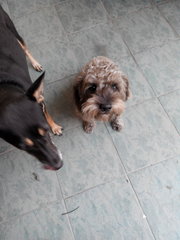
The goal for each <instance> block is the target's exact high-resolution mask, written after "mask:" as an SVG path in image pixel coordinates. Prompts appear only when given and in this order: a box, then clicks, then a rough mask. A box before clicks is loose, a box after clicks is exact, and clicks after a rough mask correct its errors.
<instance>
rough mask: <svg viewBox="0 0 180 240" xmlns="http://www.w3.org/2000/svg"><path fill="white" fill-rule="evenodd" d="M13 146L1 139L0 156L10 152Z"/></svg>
mask: <svg viewBox="0 0 180 240" xmlns="http://www.w3.org/2000/svg"><path fill="white" fill-rule="evenodd" d="M11 147H12V146H11V145H10V144H9V143H7V142H5V141H4V140H3V139H1V138H0V154H1V153H3V152H6V151H8V150H9V149H10V148H11ZM0 158H1V157H0Z"/></svg>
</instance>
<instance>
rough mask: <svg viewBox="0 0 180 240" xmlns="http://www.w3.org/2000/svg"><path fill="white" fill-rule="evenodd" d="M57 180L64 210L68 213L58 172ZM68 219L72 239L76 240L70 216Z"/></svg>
mask: <svg viewBox="0 0 180 240" xmlns="http://www.w3.org/2000/svg"><path fill="white" fill-rule="evenodd" d="M56 178H57V181H58V186H59V190H60V193H61V196H62V199H63V205H64V208H65V210H66V212H68V209H67V205H66V202H65V198H64V195H63V191H62V186H61V183H60V180H59V178H58V175H57V172H56ZM66 217H67V220H68V223H69V228H70V231H71V234H72V237H73V238H74V240H75V239H76V238H75V235H74V231H73V228H72V224H71V221H70V218H69V215H68V214H67V216H66Z"/></svg>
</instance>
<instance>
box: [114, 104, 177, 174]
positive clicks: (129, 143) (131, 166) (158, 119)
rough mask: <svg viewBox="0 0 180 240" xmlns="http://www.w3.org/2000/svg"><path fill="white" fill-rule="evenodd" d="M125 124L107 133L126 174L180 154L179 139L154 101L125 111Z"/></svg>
mask: <svg viewBox="0 0 180 240" xmlns="http://www.w3.org/2000/svg"><path fill="white" fill-rule="evenodd" d="M124 123H125V127H124V129H123V130H122V132H120V133H117V132H114V131H113V130H110V133H111V135H112V137H113V139H114V142H115V145H116V148H117V150H118V152H119V155H120V157H121V160H122V161H123V163H124V166H125V168H126V170H127V171H128V172H129V171H135V170H137V169H138V168H142V167H145V166H149V165H151V164H153V163H156V162H159V161H162V160H165V159H168V158H170V157H174V156H177V155H178V154H180V138H179V135H178V133H177V132H176V130H175V128H174V126H173V125H172V123H171V122H170V121H169V119H168V117H167V115H166V114H165V112H164V110H163V108H162V107H161V105H160V103H159V102H158V101H157V100H156V99H153V100H149V101H147V102H145V103H143V104H141V105H137V106H134V107H132V108H129V109H127V111H126V112H125V114H124Z"/></svg>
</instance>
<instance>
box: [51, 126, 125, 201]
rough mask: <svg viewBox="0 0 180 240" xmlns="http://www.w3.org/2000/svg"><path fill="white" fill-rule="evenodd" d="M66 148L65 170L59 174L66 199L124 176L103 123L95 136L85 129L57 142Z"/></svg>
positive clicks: (76, 130) (69, 133)
mask: <svg viewBox="0 0 180 240" xmlns="http://www.w3.org/2000/svg"><path fill="white" fill-rule="evenodd" d="M55 142H56V144H57V146H60V147H61V148H62V152H63V156H64V167H63V168H62V171H59V172H58V177H59V181H60V183H61V186H62V190H63V193H64V196H66V197H68V196H71V195H73V194H75V193H77V192H80V191H83V190H85V189H87V188H91V187H94V186H96V185H98V184H101V183H104V182H107V181H110V180H112V179H114V178H117V177H121V176H124V172H123V169H122V165H121V161H120V159H119V157H118V155H117V152H116V150H115V148H114V146H113V143H112V141H111V139H110V138H109V134H108V132H107V130H106V128H105V126H104V124H103V123H100V124H98V126H97V127H96V129H95V130H94V133H93V134H87V133H85V132H84V131H83V130H82V128H75V129H72V130H69V131H67V132H64V135H63V137H61V138H60V139H56V141H55Z"/></svg>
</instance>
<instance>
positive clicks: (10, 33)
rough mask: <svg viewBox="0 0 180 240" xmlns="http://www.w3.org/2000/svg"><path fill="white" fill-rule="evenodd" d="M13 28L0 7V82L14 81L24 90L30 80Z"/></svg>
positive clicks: (29, 83) (23, 55)
mask: <svg viewBox="0 0 180 240" xmlns="http://www.w3.org/2000/svg"><path fill="white" fill-rule="evenodd" d="M13 26H14V25H13V24H12V22H11V20H10V18H9V17H8V15H7V14H6V12H5V11H4V10H3V8H2V7H1V6H0V81H14V82H15V83H17V84H20V85H22V87H23V88H24V90H26V89H27V88H28V87H29V86H30V85H31V80H30V76H29V72H28V67H27V63H26V59H25V54H24V52H23V50H22V48H21V47H20V45H19V44H18V41H17V37H18V36H16V30H14V28H13Z"/></svg>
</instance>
